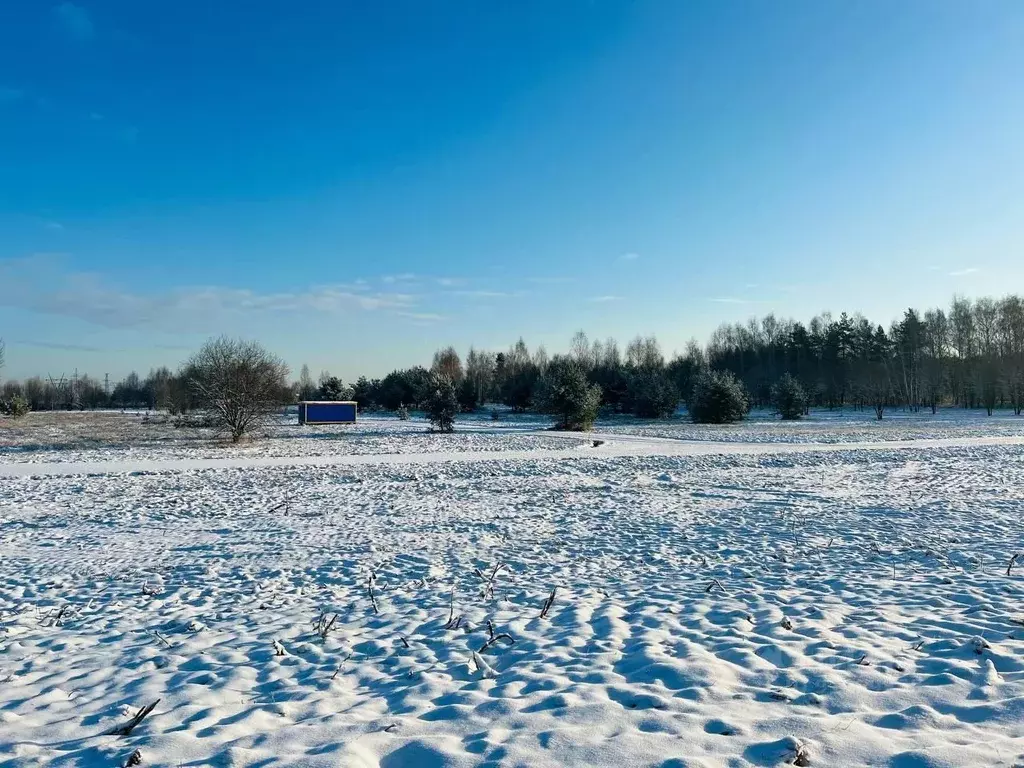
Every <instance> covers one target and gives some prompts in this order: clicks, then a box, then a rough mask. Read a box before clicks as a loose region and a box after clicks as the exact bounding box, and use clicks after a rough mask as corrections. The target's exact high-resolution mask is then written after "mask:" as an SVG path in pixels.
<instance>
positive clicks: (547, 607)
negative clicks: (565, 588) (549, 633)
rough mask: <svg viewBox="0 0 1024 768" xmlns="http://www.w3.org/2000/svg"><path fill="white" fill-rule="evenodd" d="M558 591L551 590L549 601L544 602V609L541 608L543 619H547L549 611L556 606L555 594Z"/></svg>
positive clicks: (556, 588)
mask: <svg viewBox="0 0 1024 768" xmlns="http://www.w3.org/2000/svg"><path fill="white" fill-rule="evenodd" d="M557 590H558V587H552V588H551V594H550V595H548V599H547V600H545V601H544V607H543V608H541V610H540V617H541V618H542V619H544V618H547V615H548V611H550V610H551V606H552V605H554V604H555V592H556V591H557Z"/></svg>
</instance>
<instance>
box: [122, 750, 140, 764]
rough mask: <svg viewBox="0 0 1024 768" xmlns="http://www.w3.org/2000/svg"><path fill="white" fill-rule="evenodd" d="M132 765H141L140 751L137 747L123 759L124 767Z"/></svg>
mask: <svg viewBox="0 0 1024 768" xmlns="http://www.w3.org/2000/svg"><path fill="white" fill-rule="evenodd" d="M134 765H142V752H140V751H139V750H137V749H136V750H135V751H134V752H132V753H131V754H130V755H128V759H127V760H125V761H124V768H131V766H134Z"/></svg>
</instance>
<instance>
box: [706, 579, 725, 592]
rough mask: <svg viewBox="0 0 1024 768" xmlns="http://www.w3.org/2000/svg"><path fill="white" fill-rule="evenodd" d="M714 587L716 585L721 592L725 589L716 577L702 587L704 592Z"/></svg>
mask: <svg viewBox="0 0 1024 768" xmlns="http://www.w3.org/2000/svg"><path fill="white" fill-rule="evenodd" d="M715 587H718V588H719V589H720V590H722V591H723V592H725V591H726V589H725V587H723V586H722V582H720V581H719V580H718V579H712V580H711V583H710V584H708V585H707V587H705V588H704V591H705V592H710V591H711V590H712V589H714V588H715Z"/></svg>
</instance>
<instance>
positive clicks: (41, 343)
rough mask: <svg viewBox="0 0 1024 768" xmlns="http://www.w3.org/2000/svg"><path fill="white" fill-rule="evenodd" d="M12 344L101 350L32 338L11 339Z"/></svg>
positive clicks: (61, 348)
mask: <svg viewBox="0 0 1024 768" xmlns="http://www.w3.org/2000/svg"><path fill="white" fill-rule="evenodd" d="M11 343H12V344H17V345H18V346H21V347H40V348H41V349H59V350H62V351H66V352H102V351H103V350H101V349H100V348H99V347H90V346H88V345H87V344H64V343H60V342H55V341H35V340H33V339H12V340H11Z"/></svg>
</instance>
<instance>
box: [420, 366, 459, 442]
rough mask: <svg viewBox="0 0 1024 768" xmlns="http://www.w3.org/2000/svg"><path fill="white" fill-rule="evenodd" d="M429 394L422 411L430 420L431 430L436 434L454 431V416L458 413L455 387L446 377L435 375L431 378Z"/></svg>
mask: <svg viewBox="0 0 1024 768" xmlns="http://www.w3.org/2000/svg"><path fill="white" fill-rule="evenodd" d="M430 383H431V388H430V394H429V395H428V396H427V398H426V402H424V404H423V410H425V411H426V412H427V416H428V417H429V418H430V425H431V428H433V429H436V430H437V431H438V432H454V431H455V414H457V413H458V412H459V398H458V397H457V396H456V394H455V385H454V384H452V380H451V379H449V378H448V377H447V376H441V375H438V374H435V375H434V376H432V377H431V382H430Z"/></svg>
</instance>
